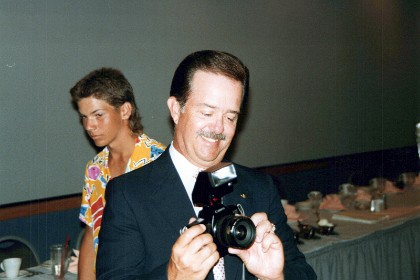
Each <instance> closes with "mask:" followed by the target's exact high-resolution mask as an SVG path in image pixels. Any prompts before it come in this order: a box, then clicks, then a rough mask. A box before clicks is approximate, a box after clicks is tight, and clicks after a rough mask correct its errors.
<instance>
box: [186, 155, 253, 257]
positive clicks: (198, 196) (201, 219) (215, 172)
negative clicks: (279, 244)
mask: <svg viewBox="0 0 420 280" xmlns="http://www.w3.org/2000/svg"><path fill="white" fill-rule="evenodd" d="M236 182H237V176H236V170H235V167H234V166H233V165H232V164H231V163H228V162H221V163H219V164H217V165H215V166H213V167H210V168H209V169H206V170H204V171H202V172H200V173H199V174H198V176H197V181H196V183H195V185H194V189H193V193H192V200H193V203H194V205H195V206H198V207H203V209H202V210H201V211H200V212H199V214H198V219H197V220H196V221H194V222H192V223H190V224H188V225H186V226H185V227H183V228H182V229H181V231H180V232H181V233H182V232H184V231H185V230H186V229H187V228H190V227H192V226H194V225H197V224H203V225H205V226H206V232H207V233H210V234H211V235H212V236H213V240H214V243H215V244H216V245H217V250H218V251H219V254H220V255H221V256H224V255H226V254H227V253H228V250H227V249H228V248H229V247H232V248H238V249H247V248H249V247H251V245H252V244H253V243H254V241H255V237H256V229H255V225H254V223H253V222H252V220H251V219H250V218H249V217H246V216H245V215H244V211H243V208H242V206H241V205H240V204H237V205H227V206H225V205H223V204H222V197H223V196H224V195H226V194H228V193H230V192H232V191H233V185H234V183H236Z"/></svg>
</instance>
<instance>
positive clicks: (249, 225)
mask: <svg viewBox="0 0 420 280" xmlns="http://www.w3.org/2000/svg"><path fill="white" fill-rule="evenodd" d="M255 236H256V229H255V225H254V223H253V222H252V220H251V219H250V218H248V217H245V216H232V215H227V216H225V217H223V218H221V219H220V220H219V221H218V223H217V224H216V227H215V237H216V238H217V241H218V242H219V243H220V244H221V245H223V246H225V247H232V248H238V249H246V248H249V247H251V245H252V244H253V243H254V241H255Z"/></svg>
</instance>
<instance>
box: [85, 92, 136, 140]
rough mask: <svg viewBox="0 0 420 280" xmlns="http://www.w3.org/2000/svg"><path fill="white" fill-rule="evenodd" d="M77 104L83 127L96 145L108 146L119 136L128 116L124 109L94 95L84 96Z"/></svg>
mask: <svg viewBox="0 0 420 280" xmlns="http://www.w3.org/2000/svg"><path fill="white" fill-rule="evenodd" d="M77 106H78V108H79V114H80V117H81V120H82V124H83V128H84V129H85V130H86V132H87V133H88V134H89V136H90V137H91V138H92V140H93V141H94V142H95V145H96V146H98V147H104V146H108V145H110V144H112V143H113V142H115V141H116V140H117V139H118V138H119V135H121V131H122V130H123V127H124V125H126V124H124V121H123V120H124V119H125V120H126V119H127V118H128V117H127V116H126V115H124V114H123V112H122V111H120V110H116V109H115V108H114V107H113V106H111V105H109V104H108V103H107V102H105V101H103V100H101V99H97V98H94V97H87V98H82V99H81V100H80V101H79V102H78V103H77Z"/></svg>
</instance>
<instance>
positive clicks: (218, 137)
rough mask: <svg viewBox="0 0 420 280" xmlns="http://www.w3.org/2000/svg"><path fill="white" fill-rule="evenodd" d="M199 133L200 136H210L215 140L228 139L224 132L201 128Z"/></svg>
mask: <svg viewBox="0 0 420 280" xmlns="http://www.w3.org/2000/svg"><path fill="white" fill-rule="evenodd" d="M197 134H198V135H199V136H204V137H206V138H210V139H214V140H226V135H224V134H223V133H214V132H211V131H203V130H200V131H199V132H198V133H197Z"/></svg>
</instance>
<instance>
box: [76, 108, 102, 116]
mask: <svg viewBox="0 0 420 280" xmlns="http://www.w3.org/2000/svg"><path fill="white" fill-rule="evenodd" d="M101 110H102V109H96V110H95V111H92V112H90V113H88V115H94V114H96V113H98V111H101ZM79 115H80V116H86V115H85V114H82V113H80V112H79Z"/></svg>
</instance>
